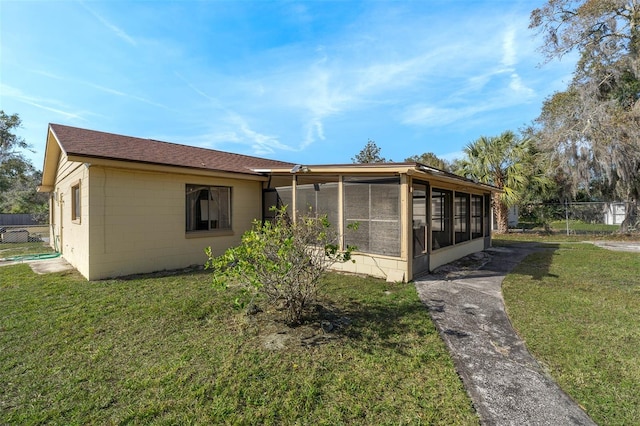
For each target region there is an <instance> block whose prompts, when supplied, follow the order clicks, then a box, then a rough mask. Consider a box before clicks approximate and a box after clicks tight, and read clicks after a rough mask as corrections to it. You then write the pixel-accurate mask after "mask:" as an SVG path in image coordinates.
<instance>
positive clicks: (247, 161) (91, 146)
mask: <svg viewBox="0 0 640 426" xmlns="http://www.w3.org/2000/svg"><path fill="white" fill-rule="evenodd" d="M49 127H50V129H51V131H53V133H54V135H55V136H56V138H57V139H58V142H59V143H60V145H61V147H62V150H63V151H64V152H65V153H66V154H67V155H68V156H72V155H77V156H83V157H92V158H102V159H110V160H120V161H132V162H138V163H147V164H160V165H169V166H180V167H188V168H196V169H205V170H216V171H224V172H232V173H245V174H257V173H256V172H253V171H252V170H251V169H269V168H275V167H292V166H293V164H292V163H287V162H283V161H276V160H269V159H266V158H258V157H252V156H249V155H241V154H233V153H229V152H224V151H217V150H214V149H206V148H197V147H193V146H187V145H179V144H175V143H169V142H161V141H156V140H152V139H142V138H134V137H131V136H123V135H116V134H113V133H105V132H98V131H95V130H87V129H80V128H77V127H69V126H63V125H60V124H50V125H49Z"/></svg>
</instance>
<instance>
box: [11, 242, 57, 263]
mask: <svg viewBox="0 0 640 426" xmlns="http://www.w3.org/2000/svg"><path fill="white" fill-rule="evenodd" d="M43 253H53V249H52V248H51V247H49V245H48V244H45V243H42V242H38V243H35V242H34V243H3V244H0V259H6V258H9V257H14V256H26V255H33V254H43Z"/></svg>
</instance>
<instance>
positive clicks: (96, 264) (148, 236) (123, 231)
mask: <svg viewBox="0 0 640 426" xmlns="http://www.w3.org/2000/svg"><path fill="white" fill-rule="evenodd" d="M86 170H88V173H89V179H88V182H87V185H88V189H89V190H88V191H85V193H86V192H88V194H89V198H88V199H87V200H84V199H83V203H86V204H83V207H85V206H86V208H84V209H83V216H84V215H85V214H90V217H91V220H90V221H87V222H89V223H88V224H87V226H88V232H87V233H86V237H84V238H85V239H84V240H83V241H84V246H85V247H88V250H87V252H88V253H89V257H88V259H82V260H81V261H80V259H79V262H71V263H72V264H73V265H74V266H76V267H77V268H78V270H79V271H80V272H81V273H82V274H83V275H84V276H85V277H87V278H88V279H92V280H93V279H103V278H108V277H114V276H122V275H128V274H134V273H145V272H153V271H159V270H165V269H177V268H182V267H187V266H189V265H194V264H198V265H202V264H204V262H205V261H206V256H205V254H204V249H205V247H207V246H212V248H213V249H214V253H215V254H221V253H222V252H223V251H224V249H225V248H227V247H231V246H233V245H237V244H238V243H239V242H240V237H241V236H242V234H243V233H244V232H245V231H246V230H248V229H250V227H251V222H252V220H253V219H255V218H260V216H261V208H260V207H261V203H260V199H261V194H262V192H261V183H260V182H257V181H243V180H237V179H228V178H212V177H203V176H190V175H187V174H169V173H159V172H150V171H135V170H126V169H117V168H111V167H103V166H90V167H89V168H87V169H86ZM186 184H202V185H222V186H230V187H232V227H233V232H232V233H229V232H226V233H224V234H223V235H220V234H216V235H212V234H209V235H204V234H199V235H197V236H195V235H193V234H190V235H187V233H186V232H185V185H186ZM89 212H90V213H89ZM64 238H66V230H65V236H64ZM65 258H66V255H65ZM85 264H86V265H85Z"/></svg>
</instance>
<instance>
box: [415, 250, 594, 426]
mask: <svg viewBox="0 0 640 426" xmlns="http://www.w3.org/2000/svg"><path fill="white" fill-rule="evenodd" d="M535 250H537V249H536V248H535V245H527V244H522V245H520V246H518V247H510V248H493V249H489V250H488V251H486V252H483V253H482V254H480V255H479V256H477V259H476V261H477V262H481V263H482V262H483V263H484V264H483V265H479V268H471V269H469V270H466V271H464V270H463V271H461V270H460V269H459V268H458V270H457V271H456V270H455V268H454V269H453V270H450V271H449V272H448V273H447V271H446V270H445V272H443V273H439V274H431V275H428V276H425V277H422V278H419V279H417V280H416V282H415V285H416V289H417V291H418V294H419V296H420V298H421V300H422V301H423V302H424V303H425V305H426V306H427V307H428V309H429V313H430V314H431V317H432V318H433V320H434V322H435V324H436V326H437V328H438V330H439V332H440V335H441V336H442V338H443V339H444V341H445V342H446V344H447V346H448V348H449V351H450V352H451V354H452V357H453V359H454V362H455V365H456V368H457V370H458V373H459V374H460V376H461V377H462V381H463V383H464V386H465V387H466V389H467V391H468V393H469V395H470V396H471V400H472V401H473V403H474V405H475V408H476V410H477V412H478V415H479V416H480V420H481V422H482V424H485V425H594V424H595V423H594V422H593V421H592V420H591V419H590V418H589V417H588V416H587V415H586V414H585V412H584V411H583V410H582V409H581V408H580V407H579V406H578V405H577V404H576V403H575V402H574V401H573V400H572V399H571V398H570V397H569V396H568V395H567V394H565V393H564V392H563V391H562V390H561V389H560V387H559V386H558V385H557V384H556V383H555V382H554V381H553V380H552V379H551V377H550V376H549V375H548V374H546V373H545V372H544V370H543V369H542V368H541V366H540V365H539V364H538V362H537V361H536V360H535V359H534V358H533V356H531V354H530V353H529V352H528V350H527V348H526V347H525V345H524V342H523V341H522V340H521V339H520V338H519V337H518V335H517V334H516V332H515V331H514V330H513V327H512V326H511V322H510V321H509V318H508V317H507V314H506V312H505V310H504V300H503V298H502V291H501V286H502V280H503V279H504V277H505V275H506V274H507V273H508V272H509V271H510V270H511V269H512V268H513V267H514V266H515V265H517V264H518V263H519V262H520V261H522V260H523V259H524V258H525V257H526V256H527V255H528V254H530V253H533V252H534V251H535ZM482 256H484V257H482Z"/></svg>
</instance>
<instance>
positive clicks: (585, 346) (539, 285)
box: [496, 236, 640, 425]
mask: <svg viewBox="0 0 640 426" xmlns="http://www.w3.org/2000/svg"><path fill="white" fill-rule="evenodd" d="M501 238H502V237H501ZM529 240H531V236H529ZM534 240H535V241H538V242H540V241H542V242H544V241H545V240H544V239H539V238H537V239H534ZM551 241H557V238H555V236H554V237H551ZM496 242H497V244H499V245H508V244H512V243H514V238H512V237H511V236H509V237H508V239H504V240H498V241H496ZM546 247H547V248H548V249H547V250H545V251H541V252H538V253H535V254H533V255H531V256H529V257H527V258H526V259H525V260H524V261H523V262H522V263H521V264H520V265H518V266H517V267H516V268H515V270H514V271H513V272H512V273H511V274H509V275H508V276H507V277H506V279H505V281H504V282H503V294H504V298H505V304H506V307H507V311H508V314H509V316H510V318H511V320H512V322H513V325H514V327H515V328H516V329H517V331H518V332H519V333H520V335H521V336H522V337H523V338H524V340H525V341H526V344H527V347H528V348H529V349H530V351H531V352H532V353H533V354H534V356H535V357H536V358H537V359H538V360H539V361H540V362H541V363H542V364H543V366H544V367H546V368H547V369H548V371H549V372H550V374H551V375H552V376H553V377H554V379H556V381H557V382H558V383H559V384H560V386H561V387H562V388H563V389H564V390H565V391H566V392H567V393H568V394H570V395H571V396H572V397H573V398H574V399H575V400H576V401H578V402H579V403H580V404H581V405H582V406H583V407H584V408H585V410H586V411H587V413H588V414H589V415H590V416H591V417H592V418H593V419H594V420H595V421H596V422H597V423H598V424H603V425H605V424H606V425H627V424H640V350H639V348H640V321H639V318H640V254H638V253H624V252H613V251H608V250H604V249H601V248H598V247H595V246H593V245H590V244H579V243H570V242H562V243H556V244H546Z"/></svg>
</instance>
